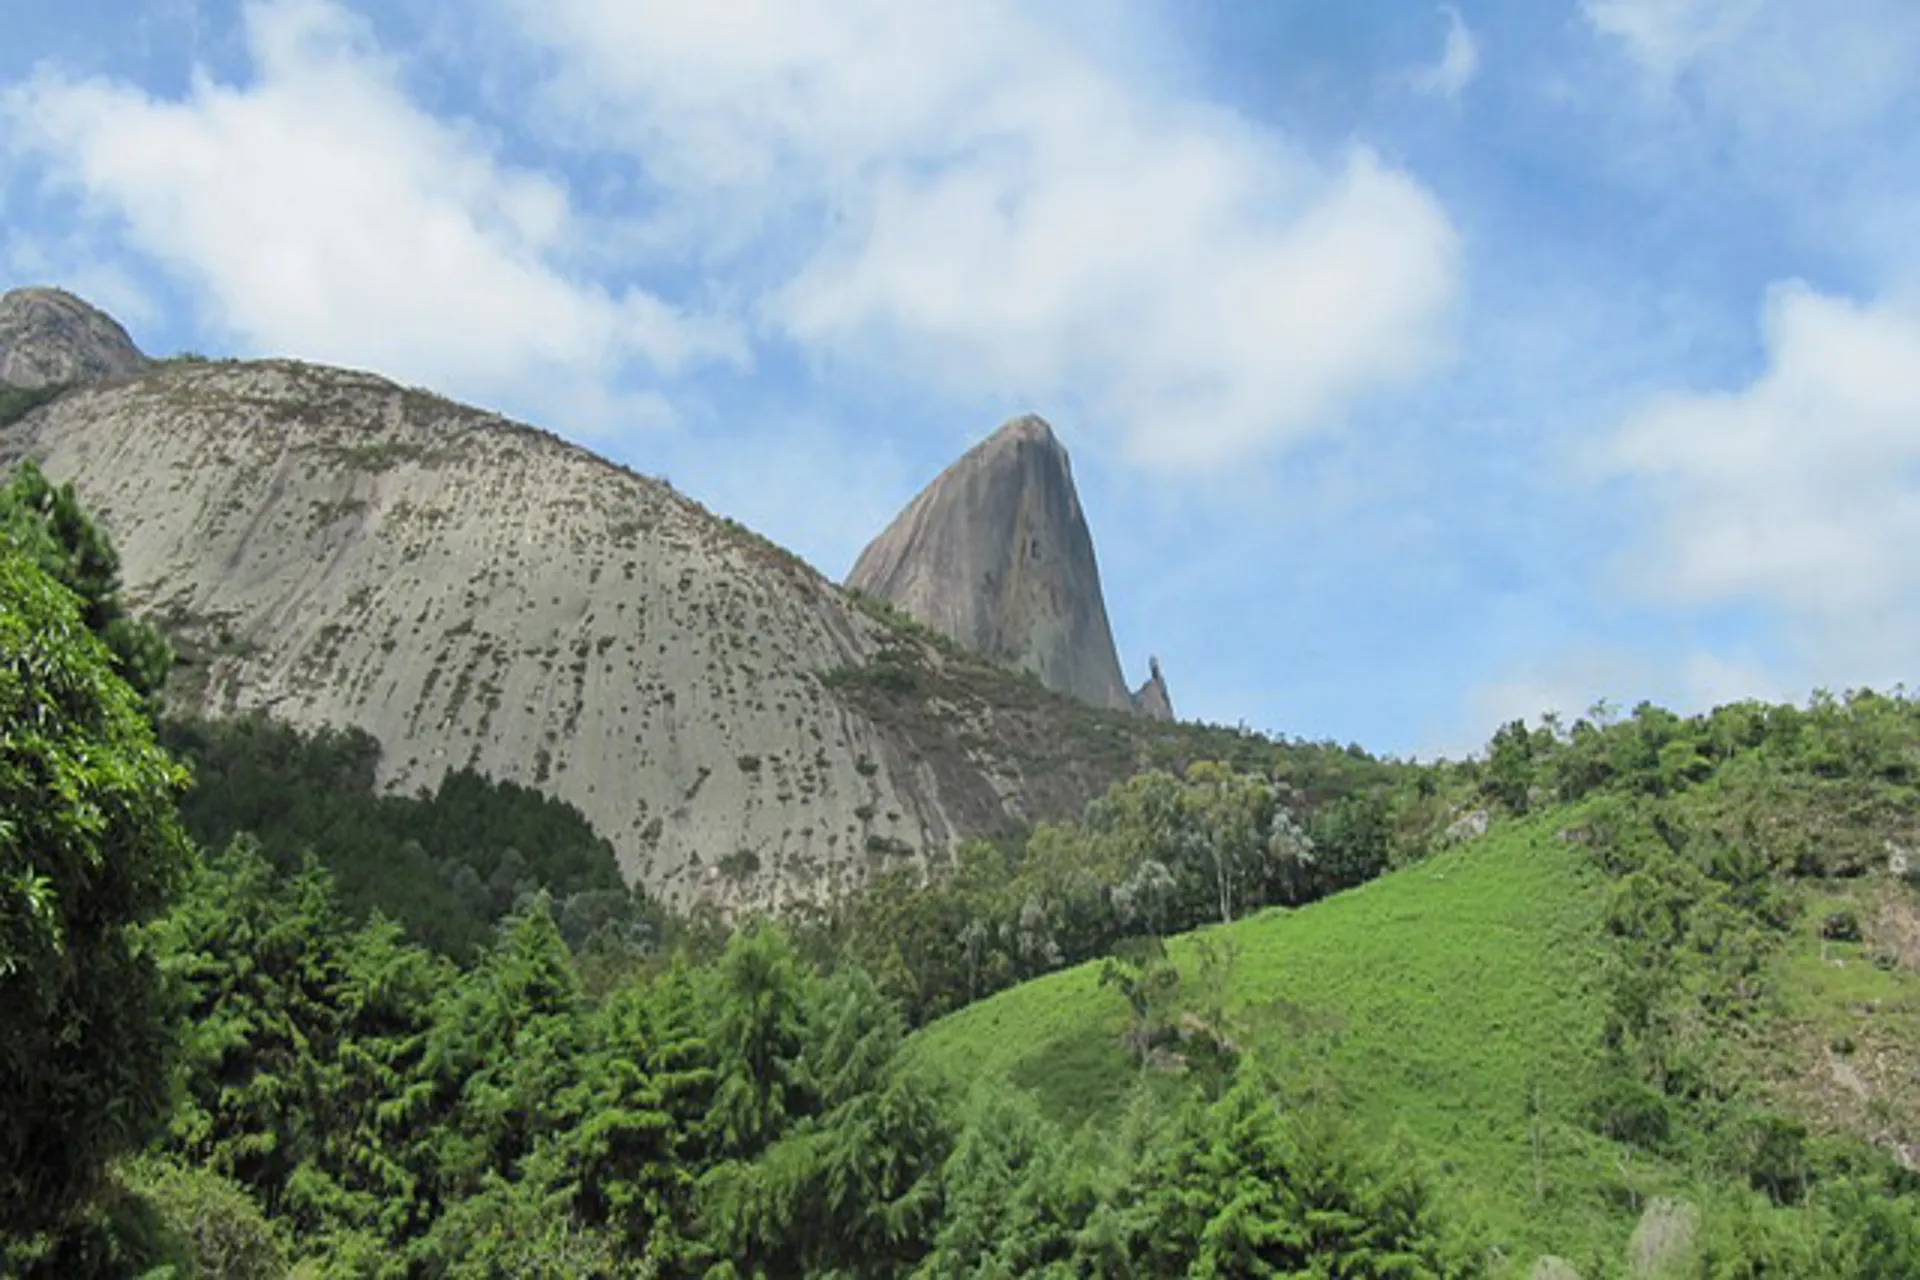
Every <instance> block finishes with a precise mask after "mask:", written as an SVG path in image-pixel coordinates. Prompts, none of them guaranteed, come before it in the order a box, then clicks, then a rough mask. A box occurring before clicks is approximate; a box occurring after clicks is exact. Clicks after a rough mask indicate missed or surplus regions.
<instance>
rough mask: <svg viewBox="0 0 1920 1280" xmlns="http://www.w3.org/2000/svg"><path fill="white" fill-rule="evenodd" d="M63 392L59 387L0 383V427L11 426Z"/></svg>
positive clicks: (62, 388) (63, 389)
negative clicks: (18, 385)
mask: <svg viewBox="0 0 1920 1280" xmlns="http://www.w3.org/2000/svg"><path fill="white" fill-rule="evenodd" d="M65 390H66V388H65V387H63V386H59V385H54V386H48V387H16V386H14V385H13V384H11V383H6V382H0V427H9V426H12V425H13V424H14V423H15V422H18V421H19V420H20V419H22V418H24V417H26V416H27V415H28V414H29V413H32V412H33V411H34V410H35V409H38V408H39V407H40V406H41V405H43V404H48V403H50V402H52V401H53V400H54V399H56V398H57V397H58V396H59V395H60V394H61V392H63V391H65Z"/></svg>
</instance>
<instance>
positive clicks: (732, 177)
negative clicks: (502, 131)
mask: <svg viewBox="0 0 1920 1280" xmlns="http://www.w3.org/2000/svg"><path fill="white" fill-rule="evenodd" d="M502 2H503V3H506V4H508V5H509V7H510V8H511V9H513V10H514V11H516V12H518V13H519V14H521V16H522V17H523V19H524V21H525V24H526V31H527V34H528V35H529V37H530V38H533V39H536V40H542V41H545V42H547V44H548V47H549V49H550V51H552V52H554V53H556V54H557V55H558V58H559V71H558V73H557V74H556V75H555V77H554V82H553V83H554V93H555V95H556V98H557V100H558V101H560V102H561V103H562V104H563V105H564V106H566V107H569V108H570V109H571V110H572V111H573V113H574V115H573V117H572V118H573V119H574V120H575V122H576V125H577V127H578V128H580V129H581V130H582V131H583V133H584V134H587V135H591V136H592V137H593V139H594V140H595V141H596V142H597V143H598V144H601V145H609V146H619V147H624V148H626V149H627V150H629V151H630V152H631V153H632V154H633V155H634V156H635V157H636V158H637V159H638V161H639V162H640V163H641V165H642V166H643V167H644V169H645V170H646V173H647V176H648V178H649V179H650V181H651V182H652V183H653V184H654V189H655V193H656V194H657V195H658V196H659V197H660V199H661V202H662V205H663V206H664V210H663V214H662V216H663V217H664V218H665V219H666V220H668V221H672V222H676V223H677V224H679V225H681V226H689V225H690V226H691V227H692V228H693V231H694V235H693V239H692V243H691V249H692V251H693V252H696V253H704V254H707V255H711V254H714V253H716V252H720V251H724V250H725V249H732V248H738V247H739V246H740V245H742V244H752V245H755V246H758V247H760V248H764V247H765V246H766V245H767V244H769V243H772V244H777V245H779V246H781V247H782V248H783V250H784V251H785V256H784V257H782V258H781V259H780V269H779V270H776V271H773V272H772V273H771V275H770V277H769V280H768V290H767V292H766V293H765V295H764V298H765V305H764V307H763V308H762V310H761V313H760V314H761V318H762V319H763V321H764V322H765V323H766V324H768V325H769V326H771V327H772V329H773V330H774V331H775V332H777V333H780V334H783V335H785V336H787V337H790V338H793V339H796V340H798V341H799V342H800V343H801V344H802V345H803V347H804V348H805V349H807V350H808V351H809V352H811V353H814V354H815V355H817V356H820V357H822V358H829V357H830V358H832V359H835V360H838V361H844V362H849V363H852V364H855V365H858V366H860V367H865V368H871V369H876V370H882V371H885V372H888V373H904V374H907V375H910V376H914V377H917V378H919V379H923V380H925V381H927V382H928V383H930V384H931V385H933V386H936V387H939V388H942V389H948V390H955V391H963V392H965V393H967V394H970V395H975V396H981V397H994V398H1007V397H1018V398H1023V399H1026V400H1029V401H1031V402H1033V403H1035V404H1036V405H1037V406H1038V407H1041V408H1043V409H1048V410H1057V408H1058V406H1059V405H1060V404H1062V403H1073V404H1077V405H1080V406H1082V407H1083V408H1084V410H1085V412H1086V414H1087V417H1088V421H1089V424H1090V425H1094V426H1105V427H1110V428H1111V429H1113V430H1115V431H1117V432H1118V433H1119V434H1120V435H1121V436H1122V437H1123V438H1124V439H1125V441H1126V442H1127V445H1128V447H1129V451H1130V453H1131V455H1132V456H1133V457H1134V458H1136V459H1137V460H1139V461H1142V462H1144V463H1148V464H1151V465H1155V466H1162V467H1168V466H1171V467H1188V468H1196V467H1210V466H1218V465H1223V464H1227V463H1230V462H1233V461H1236V460H1239V459H1243V458H1246V457H1248V456H1249V455H1252V454H1254V453H1257V452H1258V451H1260V450H1262V449H1265V448H1270V447H1273V446H1276V445H1279V444H1282V443H1284V442H1286V441H1288V440H1290V439H1294V438H1297V437H1299V436H1301V435H1304V434H1306V433H1309V432H1312V431H1316V430H1323V429H1326V428H1328V427H1331V426H1333V425H1335V424H1337V423H1338V422H1339V421H1340V420H1341V419H1342V417H1343V416H1344V415H1345V414H1346V413H1347V411H1348V410H1349V409H1350V408H1351V407H1352V405H1353V404H1354V402H1355V401H1356V400H1357V399H1359V398H1360V397H1361V396H1363V395H1365V394H1366V393H1368V392H1370V391H1372V390H1374V389H1376V388H1379V387H1383V386H1388V385H1392V384H1395V383H1404V382H1405V381H1407V380H1409V379H1412V378H1415V377H1417V376H1418V375H1420V374H1421V373H1422V372H1424V371H1425V370H1427V369H1429V368H1430V367H1432V366H1433V364H1434V363H1435V362H1436V361H1438V360H1439V359H1441V358H1443V357H1444V356H1445V354H1446V337H1447V321H1448V318H1449V312H1450V307H1451V304H1452V302H1453V299H1454V296H1455V293H1456V288H1457V276H1458V271H1459V267H1458V256H1459V249H1458V243H1457V237H1456V235H1455V232H1454V230H1453V228H1452V226H1451V224H1450V222H1449V220H1448V218H1447V216H1446V214H1445V212H1444V211H1443V210H1442V209H1441V207H1440V206H1439V204H1438V202H1437V201H1436V200H1435V199H1434V198H1433V197H1432V196H1431V195H1430V194H1429V193H1428V192H1427V191H1426V190H1425V189H1423V188H1422V187H1421V186H1420V185H1419V184H1418V183H1417V182H1416V181H1414V180H1413V179H1411V178H1409V177H1408V176H1406V175H1405V174H1403V173H1399V172H1396V171H1395V170H1393V169H1391V168H1390V167H1388V166H1387V165H1386V164H1384V163H1383V162H1381V161H1380V160H1379V159H1378V158H1376V157H1374V156H1373V155H1371V154H1369V153H1367V152H1365V151H1364V150H1356V151H1354V152H1353V153H1352V154H1351V155H1349V156H1347V157H1345V158H1343V159H1340V160H1339V161H1338V162H1337V163H1334V164H1332V165H1326V164H1322V163H1318V162H1316V161H1315V160H1313V159H1312V158H1310V157H1308V156H1305V155H1303V154H1301V153H1300V152H1299V151H1298V150H1297V149H1295V148H1294V147H1292V146H1290V145H1289V144H1288V142H1287V140H1286V139H1284V138H1281V137H1278V136H1276V135H1274V134H1272V133H1269V132H1265V131H1262V130H1259V129H1257V128H1255V127H1253V126H1252V125H1250V124H1249V123H1248V122H1247V121H1245V120H1244V119H1242V118H1240V117H1238V116H1236V115H1234V114H1232V113H1229V112H1226V111H1223V110H1217V109H1212V108H1209V107H1206V106H1204V105H1201V104H1197V103H1194V102H1191V101H1186V100H1182V99H1179V98H1177V97H1174V96H1170V95H1169V94H1167V93H1164V92H1161V91H1158V90H1155V89H1152V88H1150V87H1143V86H1142V85H1141V84H1140V83H1138V82H1137V80H1134V79H1128V78H1124V77H1122V76H1121V75H1120V74H1119V73H1117V72H1116V71H1114V70H1113V69H1112V67H1111V66H1109V65H1108V64H1107V63H1106V62H1104V61H1102V60H1101V59H1099V58H1097V57H1096V56H1094V55H1093V54H1092V53H1091V52H1089V47H1088V45H1087V43H1086V42H1085V41H1083V40H1082V39H1080V38H1079V35H1080V33H1079V32H1078V31H1069V30H1066V29H1064V28H1063V27H1061V26H1059V25H1055V24H1054V23H1053V22H1050V21H1049V20H1043V19H1042V18H1041V17H1039V16H1037V15H1038V13H1039V12H1040V11H1041V10H1040V7H1039V6H1025V5H1020V4H1016V3H1012V2H1011V0H981V3H978V4H972V5H967V6H953V5H901V4H894V3H891V2H890V0H714V2H713V3H708V4H703V5H697V6H696V5H685V4H680V3H675V2H673V0H631V2H629V0H618V2H616V0H543V2H542V3H539V4H537V5H535V4H534V3H532V0H502ZM1079 9H1080V10H1083V11H1084V10H1088V9H1092V10H1093V11H1095V16H1111V12H1110V11H1111V10H1112V6H1109V5H1105V4H1100V3H1097V2H1096V3H1092V4H1086V3H1083V4H1081V5H1080V6H1079ZM1047 12H1049V13H1051V14H1053V15H1054V17H1055V20H1056V21H1057V17H1058V13H1059V12H1060V10H1059V8H1058V7H1057V6H1056V7H1054V8H1053V9H1050V10H1047ZM689 209H697V210H698V211H699V213H698V216H697V217H696V218H691V219H690V218H688V217H687V216H686V215H687V211H688V210H689Z"/></svg>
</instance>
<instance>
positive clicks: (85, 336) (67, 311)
mask: <svg viewBox="0 0 1920 1280" xmlns="http://www.w3.org/2000/svg"><path fill="white" fill-rule="evenodd" d="M146 364H147V358H146V357H145V356H143V355H141V354H140V348H138V347H136V346H134V345H133V339H132V338H130V337H128V336H127V331H126V330H125V329H123V328H121V327H120V324H119V322H118V321H116V320H114V319H113V317H111V316H109V315H107V314H106V313H105V312H103V311H100V310H98V309H97V308H95V307H93V306H90V305H89V304H87V303H86V302H83V301H81V300H80V299H79V298H76V297H74V296H73V295H72V294H70V293H68V292H66V291H65V290H63V289H47V288H31V289H14V290H10V291H9V292H7V293H0V383H10V384H11V385H13V386H16V387H23V388H27V389H29V390H37V389H39V388H42V387H51V386H58V385H60V384H62V383H68V382H97V381H101V380H103V379H109V378H122V377H127V376H129V375H132V374H135V373H138V372H140V371H141V370H142V369H144V368H145V367H146Z"/></svg>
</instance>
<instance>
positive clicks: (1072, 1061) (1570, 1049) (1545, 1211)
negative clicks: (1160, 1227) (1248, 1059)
mask: <svg viewBox="0 0 1920 1280" xmlns="http://www.w3.org/2000/svg"><path fill="white" fill-rule="evenodd" d="M1557 830H1558V826H1557V824H1556V823H1555V822H1553V821H1544V822H1533V823H1529V824H1525V825H1515V826H1512V827H1509V828H1506V829H1504V830H1501V831H1499V832H1497V833H1496V834H1494V835H1492V836H1490V837H1488V838H1485V839H1483V840H1481V841H1478V842H1475V843H1471V844H1468V845H1464V846H1461V847H1458V848H1455V849H1453V850H1451V851H1449V852H1446V853H1443V854H1440V855H1437V856H1435V857H1434V858H1433V859H1432V860H1430V861H1428V862H1425V863H1422V864H1420V865H1418V866H1415V867H1411V868H1408V869H1406V870H1404V871H1400V872H1397V873H1394V874H1391V875H1388V876H1386V877H1383V878H1381V879H1379V880H1376V881H1373V882H1371V883H1369V884H1365V885H1362V886H1360V887H1358V888H1356V889H1351V890H1348V891H1347V892H1345V893H1342V894H1339V895H1336V896H1335V897H1333V898H1330V899H1327V900H1325V901H1322V902H1319V903H1315V904H1313V905H1310V906H1307V907H1304V908H1301V909H1299V910H1295V911H1286V910H1283V909H1278V908H1275V909H1270V910H1267V911H1264V912H1261V913H1260V914H1258V915H1256V916H1253V917H1251V918H1248V919H1245V920H1241V921H1238V922H1236V923H1234V924H1233V925H1230V926H1224V927H1215V928H1212V929H1207V930H1203V931H1201V932H1200V933H1199V934H1195V935H1187V936H1184V937H1182V938H1179V939H1176V940H1175V941H1174V943H1173V944H1172V946H1171V947H1170V956H1171V958H1172V960H1173V962H1174V965H1175V967H1176V968H1177V969H1179V970H1180V972H1181V974H1182V975H1183V979H1184V978H1185V977H1187V975H1190V974H1197V972H1198V969H1199V967H1200V960H1199V956H1198V955H1197V950H1196V945H1195V941H1196V939H1197V938H1206V939H1210V940H1213V941H1214V942H1216V943H1220V942H1224V943H1226V944H1227V946H1228V947H1229V948H1230V949H1232V950H1234V951H1237V956H1236V958H1235V959H1234V961H1233V962H1232V965H1231V976H1230V979H1229V988H1228V996H1229V1002H1230V1003H1229V1008H1230V1014H1229V1018H1230V1021H1231V1023H1232V1025H1233V1026H1234V1028H1235V1031H1236V1033H1237V1035H1238V1037H1239V1038H1240V1039H1241V1041H1242V1042H1243V1044H1244V1046H1245V1047H1246V1048H1248V1049H1251V1050H1253V1051H1254V1052H1255V1053H1257V1054H1259V1055H1260V1056H1261V1057H1262V1058H1263V1059H1264V1060H1266V1061H1268V1062H1269V1063H1271V1064H1273V1065H1275V1066H1276V1067H1278V1068H1279V1069H1280V1070H1281V1073H1282V1075H1283V1078H1286V1079H1291V1080H1295V1081H1300V1082H1303V1083H1309V1082H1310V1087H1312V1088H1314V1089H1315V1090H1316V1091H1318V1092H1330V1093H1331V1094H1332V1095H1333V1097H1334V1098H1336V1099H1338V1100H1339V1101H1340V1102H1341V1103H1343V1104H1344V1105H1345V1107H1346V1108H1347V1109H1349V1110H1350V1112H1351V1113H1352V1114H1353V1115H1354V1116H1355V1117H1356V1118H1357V1119H1358V1120H1359V1121H1360V1122H1361V1124H1362V1126H1363V1127H1364V1129H1366V1130H1368V1131H1370V1133H1371V1134H1372V1136H1374V1137H1376V1138H1377V1139H1379V1140H1380V1141H1382V1142H1387V1141H1391V1140H1394V1139H1396V1138H1401V1137H1404V1138H1405V1139H1407V1140H1408V1141H1409V1142H1410V1143H1411V1145H1412V1146H1413V1148H1414V1149H1415V1150H1416V1151H1418V1152H1419V1153H1420V1154H1421V1155H1423V1156H1425V1157H1427V1158H1428V1159H1429V1160H1430V1161H1431V1162H1432V1166H1433V1172H1435V1173H1436V1174H1437V1175H1438V1176H1439V1180H1440V1182H1441V1185H1442V1186H1443V1187H1445V1188H1447V1189H1448V1190H1449V1191H1450V1192H1451V1193H1452V1194H1453V1195H1454V1196H1455V1197H1457V1198H1458V1200H1459V1201H1460V1202H1461V1203H1462V1205H1463V1207H1468V1208H1470V1209H1472V1210H1475V1211H1477V1212H1478V1213H1479V1214H1480V1215H1481V1216H1482V1217H1483V1218H1484V1219H1485V1221H1486V1223H1487V1225H1488V1226H1490V1227H1491V1228H1492V1229H1493V1234H1494V1235H1495V1237H1496V1238H1497V1240H1498V1241H1499V1242H1500V1243H1502V1244H1504V1245H1506V1246H1507V1250H1508V1251H1509V1252H1512V1253H1515V1254H1517V1255H1518V1256H1523V1257H1526V1258H1529V1259H1530V1258H1531V1257H1533V1256H1534V1255H1536V1254H1538V1253H1541V1252H1547V1251H1557V1252H1560V1253H1565V1254H1575V1253H1580V1252H1588V1251H1596V1250H1600V1249H1602V1248H1603V1247H1605V1246H1607V1245H1609V1244H1618V1243H1620V1242H1623V1241H1624V1239H1625V1235H1626V1232H1627V1230H1628V1229H1630V1228H1631V1226H1632V1218H1631V1214H1630V1213H1626V1212H1625V1211H1623V1210H1621V1209H1619V1208H1618V1207H1616V1206H1612V1205H1610V1204H1609V1203H1608V1202H1607V1201H1606V1199H1605V1198H1604V1197H1603V1195H1602V1193H1601V1190H1600V1188H1601V1187H1603V1186H1604V1185H1606V1184H1607V1183H1609V1182H1610V1181H1613V1180H1616V1179H1617V1178H1618V1177H1619V1172H1618V1168H1617V1164H1616V1161H1617V1159H1618V1158H1619V1155H1620V1153H1619V1152H1616V1151H1614V1150H1612V1148H1613V1146H1614V1145H1615V1144H1612V1143H1609V1142H1608V1141H1606V1140H1605V1139H1602V1138H1599V1137H1597V1136H1594V1135H1592V1134H1590V1133H1588V1132H1587V1131H1586V1130H1585V1129H1584V1127H1583V1126H1581V1125H1580V1123H1579V1113H1580V1111H1581V1108H1582V1106H1583V1105H1584V1103H1585V1101H1586V1098H1587V1096H1588V1094H1589V1092H1590V1088H1591V1082H1592V1079H1593V1076H1594V1074H1595V1072H1596V1071H1597V1070H1598V1069H1599V1062H1598V1054H1599V1050H1600V1037H1601V1025H1602V1019H1603V1007H1602V1000H1601V997H1600V996H1599V994H1598V993H1597V991H1596V990H1595V978H1596V975H1597V973H1598V971H1599V967H1600V963H1601V959H1602V951H1603V945H1602V940H1601V917H1602V914H1603V910H1604V904H1605V883H1604V877H1602V876H1600V875H1599V874H1598V873H1596V872H1595V871H1594V870H1593V869H1592V868H1591V867H1590V866H1589V864H1588V861H1587V859H1586V857H1585V855H1584V853H1583V852H1582V851H1581V850H1580V849H1579V847H1578V846H1577V845H1575V844H1574V843H1572V842H1570V841H1567V840H1564V839H1560V838H1558V836H1557ZM1126 1020H1127V1012H1126V1006H1125V1004H1124V1002H1123V1001H1122V1000H1121V998H1120V997H1119V996H1118V995H1117V994H1116V993H1115V992H1114V991H1113V990H1111V989H1110V988H1107V987H1103V986H1101V984H1100V980H1099V966H1098V965H1093V964H1087V965H1081V966H1079V967H1078V968H1075V969H1071V970H1068V971H1066V972H1063V973H1059V974H1054V975H1050V976H1048V977H1045V978H1041V979H1038V980H1036V981H1033V982H1029V983H1026V984H1024V985H1022V986H1020V987H1016V988H1014V989H1013V990H1010V991H1005V992H1002V993H1000V994H999V995H997V996H994V997H992V998H990V999H988V1000H985V1001H983V1002H981V1003H979V1004H977V1005H974V1006H972V1007H970V1008H967V1009H965V1010H962V1011H961V1012H959V1013H956V1014H954V1015H952V1016H950V1017H948V1018H944V1019H942V1020H941V1021H939V1022H937V1023H935V1024H933V1025H931V1026H929V1027H928V1028H926V1029H925V1030H924V1031H922V1032H921V1033H920V1034H919V1035H917V1036H916V1037H915V1038H914V1039H913V1040H912V1041H911V1042H910V1052H911V1053H913V1054H914V1055H915V1056H917V1057H918V1058H919V1059H920V1060H922V1061H924V1062H925V1063H927V1064H929V1065H930V1066H933V1067H935V1068H936V1069H939V1070H941V1071H944V1072H946V1073H948V1074H950V1075H951V1076H953V1077H954V1078H956V1079H961V1080H977V1079H981V1078H1000V1079H1006V1080H1009V1081H1012V1082H1013V1083H1015V1084H1018V1085H1022V1086H1025V1087H1026V1088H1028V1089H1030V1090H1032V1092H1033V1093H1034V1094H1035V1095H1036V1097H1037V1099H1038V1100H1039V1102H1040V1104H1041V1106H1042V1108H1043V1109H1044V1110H1045V1111H1047V1112H1049V1113H1051V1114H1053V1115H1055V1116H1057V1117H1061V1118H1063V1119H1071V1120H1076V1121H1079V1120H1097V1119H1103V1118H1110V1117H1111V1116H1112V1115H1113V1114H1114V1113H1115V1112H1117V1110H1118V1109H1119V1108H1120V1107H1121V1106H1122V1105H1123V1104H1124V1101H1125V1099H1126V1098H1127V1096H1128V1094H1129V1093H1130V1092H1131V1090H1132V1089H1133V1088H1134V1087H1135V1085H1136V1083H1137V1082H1138V1081H1139V1079H1140V1077H1141V1069H1140V1067H1139V1066H1138V1065H1137V1064H1136V1063H1135V1062H1133V1061H1132V1060H1131V1059H1130V1057H1129V1055H1128V1054H1127V1053H1126V1052H1125V1051H1124V1050H1123V1048H1122V1046H1121V1041H1120V1035H1121V1032H1122V1030H1123V1028H1124V1026H1125V1023H1126ZM1536 1108H1537V1110H1538V1112H1539V1114H1540V1116H1541V1117H1542V1119H1541V1120H1540V1121H1539V1122H1536V1121H1535V1120H1534V1119H1533V1118H1532V1115H1531V1114H1530V1113H1531V1112H1532V1111H1533V1110H1534V1109H1536ZM1536 1137H1538V1138H1539V1139H1540V1142H1539V1146H1538V1152H1537V1155H1538V1158H1536V1146H1535V1139H1536ZM1536 1179H1537V1180H1538V1181H1537V1182H1536ZM1668 1180H1669V1179H1668V1178H1667V1177H1666V1176H1664V1175H1663V1174H1662V1173H1661V1172H1660V1171H1658V1170H1646V1171H1645V1172H1644V1174H1643V1176H1642V1177H1641V1178H1640V1180H1639V1181H1640V1184H1641V1187H1642V1189H1643V1190H1652V1189H1654V1188H1656V1187H1658V1186H1660V1185H1662V1184H1663V1183H1664V1182H1666V1181H1668ZM1616 1236H1617V1237H1618V1239H1617V1240H1616V1239H1615V1237H1616Z"/></svg>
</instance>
